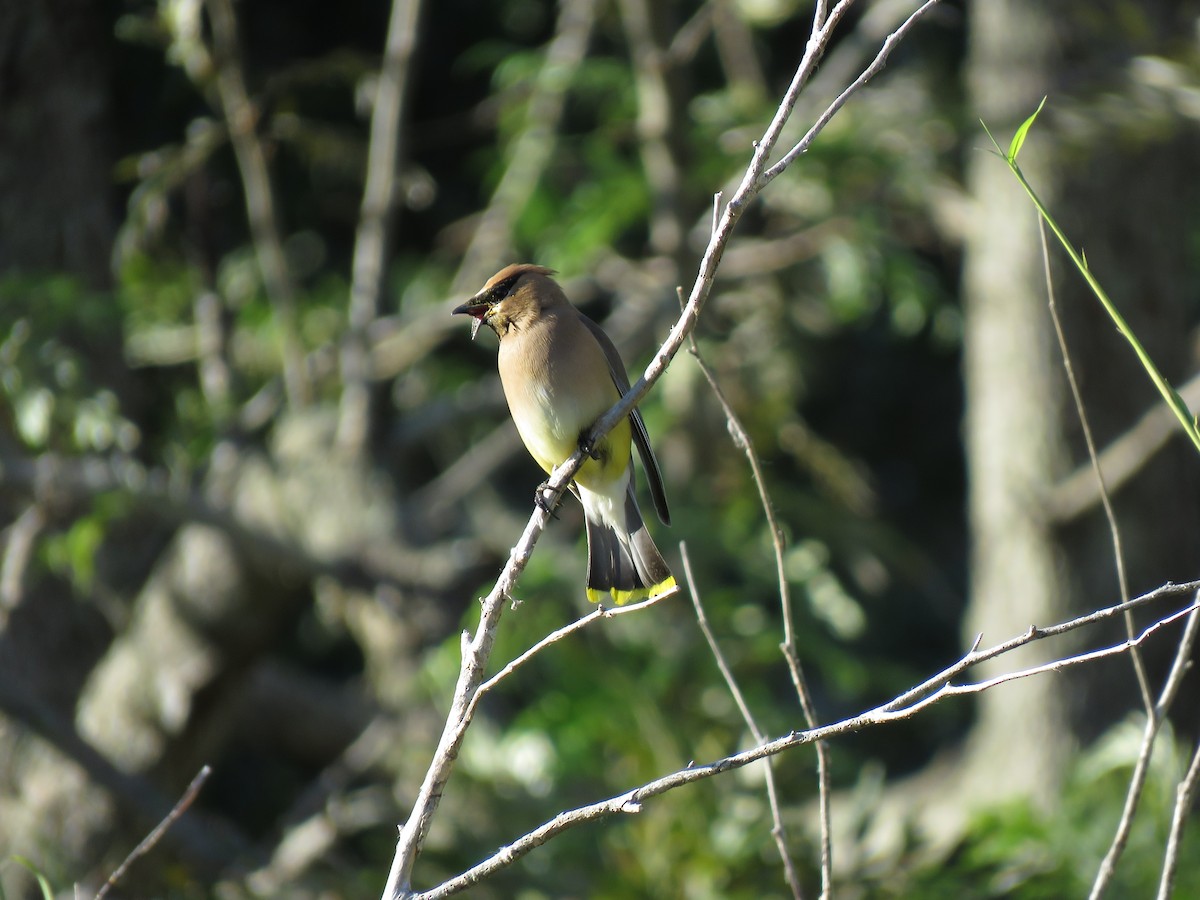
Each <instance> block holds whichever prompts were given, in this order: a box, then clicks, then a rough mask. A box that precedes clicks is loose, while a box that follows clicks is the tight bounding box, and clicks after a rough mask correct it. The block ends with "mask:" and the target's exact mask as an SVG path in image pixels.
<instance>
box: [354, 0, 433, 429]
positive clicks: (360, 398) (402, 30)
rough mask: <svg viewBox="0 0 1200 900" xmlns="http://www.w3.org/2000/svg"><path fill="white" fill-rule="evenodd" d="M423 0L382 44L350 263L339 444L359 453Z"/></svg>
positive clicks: (391, 26) (398, 6) (393, 22)
mask: <svg viewBox="0 0 1200 900" xmlns="http://www.w3.org/2000/svg"><path fill="white" fill-rule="evenodd" d="M420 11H421V0H393V2H392V14H391V18H390V20H389V22H388V33H387V41H386V43H385V46H384V56H383V66H382V67H381V69H380V71H379V78H378V84H377V86H376V88H375V102H374V106H373V109H372V113H371V142H370V145H369V147H368V150H367V177H366V183H365V184H364V185H363V196H362V205H361V207H360V209H359V216H358V232H357V235H356V237H355V240H354V260H353V262H352V264H351V285H350V310H349V316H348V322H347V325H348V326H349V327H348V328H347V331H346V335H345V339H344V341H343V342H342V348H341V367H342V401H341V408H340V409H339V416H338V446H339V447H340V448H341V449H342V450H345V451H348V452H351V453H357V452H359V451H360V450H361V449H362V447H363V444H364V443H365V442H366V440H367V436H368V434H367V433H368V431H369V429H370V422H371V403H370V397H371V391H370V378H371V370H370V350H369V347H368V341H367V329H368V328H369V327H370V325H371V323H372V322H373V321H375V318H376V317H377V316H378V315H379V304H380V300H381V299H382V296H383V287H384V281H385V275H386V273H387V266H386V258H387V247H388V238H389V236H390V234H391V229H392V227H393V225H394V218H395V210H396V176H397V174H398V172H397V170H398V168H399V166H400V161H401V158H402V149H401V137H402V135H403V123H404V114H405V109H404V101H405V98H406V97H407V94H408V91H407V87H408V80H409V78H408V76H409V64H410V62H411V61H412V55H413V48H414V46H415V45H416V33H417V19H418V17H419V15H420Z"/></svg>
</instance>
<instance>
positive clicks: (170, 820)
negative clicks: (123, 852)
mask: <svg viewBox="0 0 1200 900" xmlns="http://www.w3.org/2000/svg"><path fill="white" fill-rule="evenodd" d="M211 774H212V768H211V767H209V766H203V767H202V768H201V769H200V771H199V772H197V773H196V777H195V778H193V779H192V783H191V784H189V785H188V786H187V790H185V791H184V792H183V796H182V797H180V798H179V801H178V802H177V803H176V804H175V805H174V806H173V807H171V811H170V812H168V813H167V814H166V815H165V816H164V817H163V820H162V821H161V822H159V823H158V825H156V826H155V827H154V830H153V831H151V832H150V833H149V834H148V835H146V837H145V838H144V839H143V840H142V842H141V843H140V844H138V845H137V846H136V847H134V848H133V852H131V853H130V854H129V855H128V856H127V857H125V860H124V861H123V862H122V863H121V864H120V865H119V866H117V868H116V869H115V870H114V871H113V873H112V874H111V875H109V876H108V881H106V882H104V885H103V886H102V887H101V888H100V890H98V891H97V892H96V898H95V900H103V898H104V897H106V896H107V895H108V892H109V891H110V890H111V889H112V888H114V887H116V885H117V882H118V881H120V880H121V878H122V877H123V876H124V875H125V873H126V872H127V871H129V867H130V866H131V865H133V864H134V862H136V861H137V860H138V859H139V858H140V857H142V856H145V855H146V854H147V853H149V852H150V851H151V850H153V849H154V847H155V846H156V845H157V844H158V842H159V841H161V840H162V837H163V835H164V834H166V833H167V829H168V828H170V827H171V826H172V825H174V824H175V821H176V820H177V819H178V818H179V817H180V816H182V815H183V814H184V813H185V812H187V811H188V809H189V808H190V807H191V805H192V804H193V803H195V802H196V798H197V797H198V796H199V795H200V789H201V788H202V787H204V782H206V781H208V776H210V775H211Z"/></svg>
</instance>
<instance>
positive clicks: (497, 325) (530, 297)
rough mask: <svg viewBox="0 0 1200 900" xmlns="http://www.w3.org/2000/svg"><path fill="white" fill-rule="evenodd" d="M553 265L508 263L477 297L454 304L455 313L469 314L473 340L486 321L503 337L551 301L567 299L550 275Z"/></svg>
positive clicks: (552, 271)
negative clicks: (549, 267)
mask: <svg viewBox="0 0 1200 900" xmlns="http://www.w3.org/2000/svg"><path fill="white" fill-rule="evenodd" d="M553 274H554V270H553V269H547V268H546V267H545V266H535V265H533V264H532V263H515V264H513V265H511V266H505V267H504V268H503V269H501V270H500V271H499V272H497V273H496V274H495V275H493V276H492V277H491V278H489V279H488V280H487V283H486V284H485V285H484V286H483V287H482V288H481V289H480V290H479V293H477V294H476V295H475V296H474V297H472V298H471V299H470V300H468V301H467V302H466V303H463V304H462V305H461V306H456V307H455V308H454V315H467V316H471V317H473V318H474V319H475V321H474V322H472V323H471V340H475V335H476V334H478V333H479V326H480V325H483V324H486V325H487V326H488V327H489V328H491V329H492V331H494V332H496V334H497V335H499V336H500V337H504V335H505V334H506V333H507V332H508V329H509V328H510V327H514V326H515V327H517V328H520V327H521V326H522V324H523V323H524V322H525V321H526V320H527V319H528V318H531V317H533V316H536V315H537V314H538V313H540V312H541V310H542V309H544V308H545V307H546V306H547V305H548V304H551V303H557V302H559V301H560V300H561V301H563V302H565V298H564V297H563V294H562V290H561V289H560V288H559V287H558V285H557V284H555V283H554V281H553V279H551V277H550V276H551V275H553Z"/></svg>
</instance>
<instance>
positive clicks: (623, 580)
mask: <svg viewBox="0 0 1200 900" xmlns="http://www.w3.org/2000/svg"><path fill="white" fill-rule="evenodd" d="M586 512H587V516H586V523H587V525H586V530H587V543H588V577H587V596H588V599H589V600H591V601H592V602H593V603H600V602H601V601H603V600H605V599H606V598H608V597H611V598H612V599H613V601H614V602H615V603H616V605H617V606H624V605H625V604H626V603H632V602H633V601H635V600H646V599H649V598H651V597H657V596H658V595H659V594H663V593H666V592H667V591H669V590H670V589H671V588H673V587H675V576H674V575H672V574H671V569H670V567H668V566H667V564H666V561H664V560H663V558H662V554H661V553H659V552H658V547H656V546H655V545H654V540H653V539H652V538H651V537H650V532H649V531H647V530H646V523H645V522H643V521H642V514H641V511H640V510H639V509H638V505H637V500H636V498H635V497H634V495H633V480H632V479H630V482H629V489H628V491H627V492H626V494H625V504H624V509H623V510H622V512H623V513H624V515H623V516H622V517H621V518H623V519H624V522H623V527H622V524H618V523H614V522H610V521H603V520H602V519H601V517H599V516H597V515H594V514H593V511H592V510H586Z"/></svg>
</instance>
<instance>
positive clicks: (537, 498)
mask: <svg viewBox="0 0 1200 900" xmlns="http://www.w3.org/2000/svg"><path fill="white" fill-rule="evenodd" d="M547 494H549V495H550V498H551V499H549V500H548V499H546V495H547ZM560 502H562V494H559V493H556V492H554V491H553V490H551V489H550V482H549V481H543V482H542V483H541V484H539V485H538V486H537V490H536V491H534V492H533V503H534V505H535V506H536V507H537V508H538V509H540V510H542V511H543V512H545V513H546V514H547V515H549V516H550V518H552V519H557V518H558V514H557V513H556V512H555V510H556V509H558V504H559V503H560Z"/></svg>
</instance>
